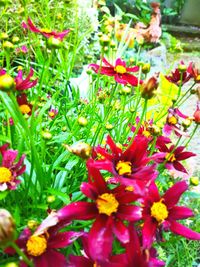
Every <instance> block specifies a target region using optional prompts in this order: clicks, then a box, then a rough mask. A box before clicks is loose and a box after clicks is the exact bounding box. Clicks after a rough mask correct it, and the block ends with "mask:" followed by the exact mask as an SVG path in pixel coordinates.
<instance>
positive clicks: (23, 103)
mask: <svg viewBox="0 0 200 267" xmlns="http://www.w3.org/2000/svg"><path fill="white" fill-rule="evenodd" d="M17 103H18V105H19V109H20V111H21V112H22V114H24V115H25V114H28V115H31V112H32V108H33V106H32V105H31V104H30V103H28V101H27V96H26V94H21V95H18V96H17Z"/></svg>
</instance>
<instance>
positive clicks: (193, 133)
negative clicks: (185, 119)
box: [185, 124, 199, 147]
mask: <svg viewBox="0 0 200 267" xmlns="http://www.w3.org/2000/svg"><path fill="white" fill-rule="evenodd" d="M198 126H199V124H197V125H196V126H195V128H194V130H193V132H192V134H191V136H190V138H189V139H188V141H187V143H186V144H185V147H187V146H188V144H189V143H190V141H191V140H192V138H193V136H194V135H195V133H196V130H197V128H198Z"/></svg>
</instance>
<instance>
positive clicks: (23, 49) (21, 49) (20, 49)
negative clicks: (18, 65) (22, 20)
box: [15, 45, 28, 54]
mask: <svg viewBox="0 0 200 267" xmlns="http://www.w3.org/2000/svg"><path fill="white" fill-rule="evenodd" d="M15 51H16V53H22V54H27V53H28V48H27V46H26V45H22V46H21V47H17V48H16V50H15Z"/></svg>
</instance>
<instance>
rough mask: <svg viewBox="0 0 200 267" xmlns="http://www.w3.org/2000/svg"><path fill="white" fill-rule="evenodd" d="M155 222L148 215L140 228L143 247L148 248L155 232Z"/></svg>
mask: <svg viewBox="0 0 200 267" xmlns="http://www.w3.org/2000/svg"><path fill="white" fill-rule="evenodd" d="M156 228H157V223H156V222H154V221H153V219H152V218H151V217H150V216H149V217H147V218H146V219H145V221H144V225H143V228H142V242H143V247H144V248H150V247H151V245H152V243H153V240H154V238H155V234H156Z"/></svg>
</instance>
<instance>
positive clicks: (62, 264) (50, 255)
mask: <svg viewBox="0 0 200 267" xmlns="http://www.w3.org/2000/svg"><path fill="white" fill-rule="evenodd" d="M46 260H47V263H48V267H55V266H56V267H67V260H66V257H65V256H64V255H63V254H61V253H60V252H58V251H55V250H53V249H51V250H50V249H49V250H47V252H46ZM38 267H43V266H42V265H40V266H38ZM45 267H46V266H45Z"/></svg>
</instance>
